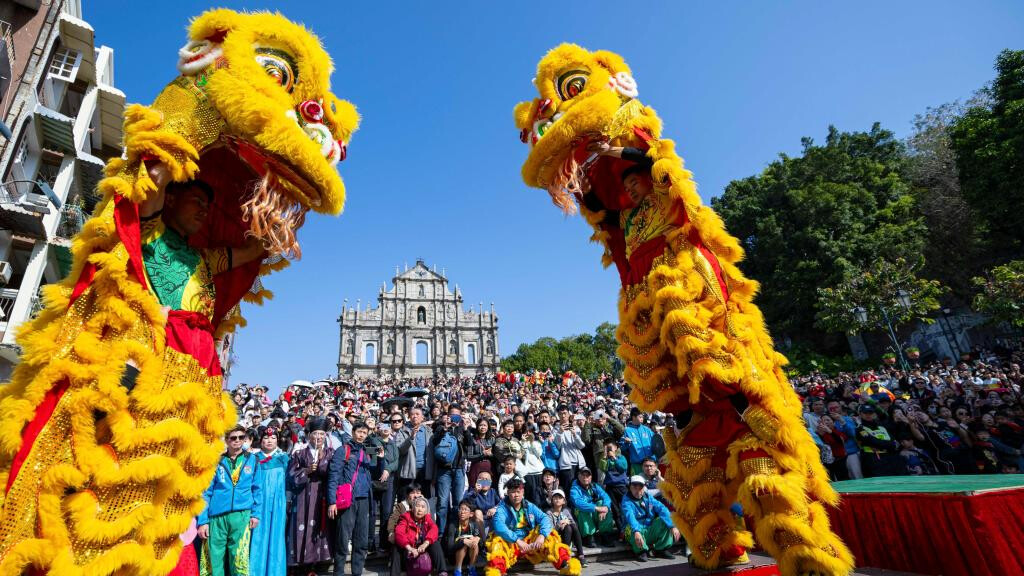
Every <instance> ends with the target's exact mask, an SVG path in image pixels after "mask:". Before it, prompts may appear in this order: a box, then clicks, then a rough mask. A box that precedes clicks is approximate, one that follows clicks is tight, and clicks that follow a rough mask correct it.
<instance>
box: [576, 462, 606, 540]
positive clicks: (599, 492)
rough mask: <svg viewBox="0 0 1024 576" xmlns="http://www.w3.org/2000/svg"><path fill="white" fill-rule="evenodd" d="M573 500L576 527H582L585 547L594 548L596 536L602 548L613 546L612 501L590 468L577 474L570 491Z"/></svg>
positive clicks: (581, 531)
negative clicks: (596, 481) (595, 480)
mask: <svg viewBox="0 0 1024 576" xmlns="http://www.w3.org/2000/svg"><path fill="white" fill-rule="evenodd" d="M569 497H570V498H572V506H573V513H574V514H576V525H577V526H579V527H580V534H581V535H582V536H583V545H584V546H585V547H587V548H593V547H594V536H595V535H597V538H598V542H599V543H600V544H601V545H602V546H612V545H613V542H614V536H615V519H614V515H613V514H612V499H611V496H609V495H608V493H607V492H605V491H604V488H601V487H600V486H598V485H597V484H595V483H594V474H593V473H592V472H591V471H590V468H587V467H585V466H584V467H583V468H580V471H579V472H578V473H577V474H576V481H575V482H573V483H572V490H570V491H569Z"/></svg>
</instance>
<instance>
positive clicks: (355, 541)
mask: <svg viewBox="0 0 1024 576" xmlns="http://www.w3.org/2000/svg"><path fill="white" fill-rule="evenodd" d="M369 432H370V429H369V428H368V427H367V426H366V423H365V422H363V421H361V420H360V421H357V422H356V423H355V424H353V425H352V439H351V440H349V441H348V442H347V443H346V444H344V445H342V446H340V447H339V448H338V449H337V450H335V451H334V456H333V457H331V467H330V472H329V475H328V481H327V501H328V502H330V503H331V505H330V506H328V507H327V515H328V516H329V517H331V518H335V517H339V520H338V528H339V529H338V545H337V547H335V549H334V576H344V574H345V558H346V556H348V551H349V543H350V542H351V543H352V575H353V576H360V575H361V574H362V573H363V564H364V563H365V561H366V550H367V546H368V545H369V541H370V493H371V490H372V489H373V484H372V480H373V478H376V477H377V476H379V475H380V467H381V463H382V462H383V459H384V448H383V447H381V446H378V447H377V452H376V453H373V454H371V453H370V452H369V449H368V448H367V447H366V445H365V444H364V442H366V435H367V434H369ZM348 483H351V484H352V504H351V506H349V507H348V508H346V509H344V510H339V509H338V506H337V504H336V501H335V498H336V494H337V493H338V486H341V485H342V484H348Z"/></svg>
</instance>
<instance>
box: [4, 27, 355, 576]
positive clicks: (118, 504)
mask: <svg viewBox="0 0 1024 576" xmlns="http://www.w3.org/2000/svg"><path fill="white" fill-rule="evenodd" d="M189 37H190V41H189V43H188V44H187V45H186V46H185V47H184V48H182V50H181V52H180V53H179V57H180V60H179V64H178V68H179V70H180V72H181V75H180V76H179V77H177V78H176V79H175V80H174V81H172V82H171V83H170V84H169V85H168V86H167V87H166V88H165V89H164V90H163V91H162V92H161V93H160V94H159V95H158V96H157V98H156V100H155V101H154V103H153V105H152V106H148V107H147V106H140V105H133V106H130V107H129V108H128V109H127V110H126V113H125V131H124V146H125V150H124V155H123V156H122V158H117V159H113V160H110V162H108V164H107V166H106V170H105V174H106V178H104V179H103V180H102V181H101V182H100V184H99V190H100V192H102V194H103V200H102V202H101V203H100V204H99V205H98V206H97V208H96V211H95V213H94V214H93V216H92V217H91V218H90V219H89V220H88V222H86V224H85V226H84V227H83V229H82V231H81V233H80V234H79V235H78V236H77V237H76V238H75V240H74V242H73V246H72V252H73V255H74V264H73V269H72V273H71V274H70V275H69V277H68V278H67V279H66V280H65V281H63V282H62V283H60V284H58V285H52V286H47V287H46V288H45V291H44V300H45V303H46V308H45V310H43V311H42V312H41V313H40V314H39V316H38V317H37V318H35V319H34V320H33V321H31V322H30V323H28V324H27V325H26V326H24V327H23V328H22V329H21V330H20V332H19V338H18V342H19V344H20V345H21V347H22V350H23V353H22V358H21V362H20V364H19V365H18V366H17V367H16V369H15V371H14V374H13V377H12V380H11V382H10V383H9V384H7V385H4V386H0V486H2V487H4V490H3V492H0V575H9V576H14V575H20V574H22V573H23V572H24V571H26V570H34V571H35V572H34V573H52V574H60V575H62V576H73V575H90V576H92V575H96V576H99V575H107V574H133V575H134V574H138V575H147V576H149V575H153V574H167V573H168V572H170V571H171V570H172V569H173V568H174V567H175V565H176V563H177V561H178V557H179V554H180V552H181V548H182V544H181V542H180V541H179V538H178V535H179V534H181V533H182V532H184V531H185V530H186V529H187V528H188V526H189V523H190V521H191V520H192V518H193V517H195V516H196V515H198V514H199V513H200V512H201V511H202V509H203V507H204V502H203V500H202V492H203V491H204V490H205V489H206V487H207V486H209V484H210V481H211V479H212V477H213V474H214V470H215V466H216V464H217V461H218V457H219V455H220V454H221V452H222V450H223V443H222V440H221V438H222V436H223V434H224V432H225V431H226V430H227V429H228V428H229V427H230V426H232V425H233V424H234V421H235V411H234V409H233V407H232V406H231V404H230V401H229V399H228V398H227V396H226V395H225V394H224V393H223V392H222V381H221V377H220V376H219V375H215V374H214V375H211V374H210V373H208V372H206V371H204V370H203V369H202V367H201V366H200V365H199V364H198V363H197V361H196V359H195V358H193V357H192V356H189V355H187V354H182V353H178V352H177V351H175V350H172V349H171V346H170V345H169V343H168V342H167V341H166V338H167V337H166V335H165V331H164V326H165V322H166V320H165V316H164V313H163V311H162V310H161V307H160V305H159V303H158V301H157V299H156V297H155V296H154V295H153V293H152V292H150V291H149V289H148V288H147V284H146V275H145V272H144V267H143V265H142V262H141V259H140V257H139V249H138V248H139V238H138V228H139V222H138V209H137V206H138V203H140V202H142V201H144V200H145V199H146V198H148V197H149V195H150V194H152V193H154V192H155V191H156V186H155V184H154V183H153V181H152V180H151V179H150V176H149V173H148V171H147V167H146V164H145V162H147V161H150V162H151V161H158V162H161V163H163V165H164V166H166V167H167V169H168V171H169V173H170V176H171V178H172V179H173V180H175V181H185V180H189V179H192V178H194V177H197V176H201V177H202V178H203V179H204V180H206V181H207V182H209V183H210V184H211V185H212V186H213V187H214V189H216V190H217V196H216V199H215V202H214V203H213V204H212V205H211V209H210V212H211V215H210V218H209V220H208V230H205V231H204V232H203V233H202V236H201V237H198V238H192V237H190V238H189V240H190V242H192V243H193V245H194V246H195V247H197V248H203V247H219V246H232V245H233V246H238V245H241V244H242V243H243V242H244V239H245V237H246V236H247V235H252V236H256V237H257V238H259V239H260V240H261V241H262V242H263V244H264V246H265V247H266V248H267V249H268V250H269V251H270V252H271V254H275V256H274V257H268V258H267V259H265V260H263V261H262V262H260V261H255V262H252V263H250V264H248V265H243V266H240V267H239V268H238V269H232V270H231V271H230V272H228V273H224V274H222V275H218V276H216V277H214V283H215V284H216V288H217V300H216V307H215V308H216V309H215V311H214V314H213V318H212V326H213V328H214V329H215V332H216V334H217V335H218V336H219V335H223V334H225V333H226V332H229V331H231V330H233V329H234V327H235V326H237V325H240V324H242V323H243V322H244V321H243V320H242V318H241V316H240V314H239V312H238V303H239V302H240V301H241V300H243V299H244V300H245V301H247V302H251V303H257V304H258V303H261V302H262V300H263V299H264V298H266V297H268V296H269V292H267V291H265V290H263V288H262V284H261V283H260V281H259V278H260V277H261V276H263V275H266V274H269V273H270V272H272V271H275V270H279V269H281V268H283V267H284V266H286V265H287V264H288V260H287V259H285V258H284V257H287V256H297V253H298V250H297V244H296V243H295V241H294V231H295V229H296V228H298V226H301V224H302V221H303V219H304V215H305V213H306V211H307V210H310V209H311V210H315V211H318V212H323V213H328V214H337V213H338V212H340V211H341V208H342V204H343V203H344V196H345V194H344V186H343V184H342V182H341V178H340V177H339V176H338V173H337V170H336V169H335V167H334V165H335V164H336V163H337V162H338V160H340V159H343V157H344V154H345V149H346V143H347V141H348V140H349V138H350V137H351V134H352V132H354V131H355V129H356V128H357V126H358V115H357V114H356V111H355V108H354V107H353V106H352V105H351V104H349V103H348V102H345V101H343V100H340V99H338V98H337V97H335V96H334V95H333V94H332V93H331V92H330V86H329V83H330V80H329V79H330V73H331V70H332V65H331V61H330V58H329V57H328V55H327V54H326V52H324V50H323V48H322V47H321V45H320V43H319V41H318V40H317V39H316V37H314V36H313V35H312V33H310V32H309V31H308V30H306V29H305V28H303V27H301V26H299V25H296V24H293V23H292V22H289V21H288V20H286V19H285V18H284V17H282V16H280V15H278V14H271V13H237V12H233V11H230V10H212V11H209V12H206V13H204V14H202V15H201V16H199V17H198V18H196V19H195V20H194V21H193V22H192V24H191V27H190V30H189ZM129 360H131V361H132V362H133V363H134V364H135V365H136V366H137V367H138V370H139V374H138V377H137V379H136V381H135V385H134V388H132V389H131V390H129V389H128V388H127V387H126V386H122V385H121V379H122V374H123V372H124V371H125V366H126V363H128V362H129ZM214 361H215V360H214ZM217 368H218V369H219V364H218V365H217ZM12 471H13V472H12Z"/></svg>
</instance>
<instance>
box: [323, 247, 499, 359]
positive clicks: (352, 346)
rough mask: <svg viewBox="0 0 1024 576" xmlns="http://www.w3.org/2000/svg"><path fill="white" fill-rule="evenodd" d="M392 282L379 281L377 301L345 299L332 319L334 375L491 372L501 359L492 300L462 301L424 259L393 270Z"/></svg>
mask: <svg viewBox="0 0 1024 576" xmlns="http://www.w3.org/2000/svg"><path fill="white" fill-rule="evenodd" d="M391 281H392V284H393V286H392V288H391V289H390V290H387V291H385V290H386V286H385V285H383V284H382V285H381V288H380V293H379V295H378V296H377V306H376V307H375V308H370V307H369V305H367V307H366V308H365V309H364V308H363V307H362V302H361V301H359V300H357V301H356V305H355V307H354V308H353V307H351V306H349V305H348V300H347V299H346V300H345V304H344V306H343V307H342V310H341V316H340V317H339V318H338V323H339V324H340V325H341V338H340V345H339V351H338V376H339V377H340V378H353V377H363V378H394V379H399V378H418V377H432V378H437V377H460V376H461V377H465V376H472V375H474V374H479V373H495V372H497V370H498V364H499V362H500V360H501V356H500V355H499V349H498V316H497V315H496V314H495V313H494V304H493V303H492V304H491V307H490V310H489V311H484V309H483V303H480V304H479V306H478V307H477V308H476V309H473V308H472V307H470V308H469V309H468V310H467V309H465V308H463V301H462V293H461V292H460V291H459V286H458V284H456V285H455V289H454V291H452V290H449V288H448V279H447V278H446V277H445V276H444V274H443V273H442V274H438V273H437V269H436V267H435V268H434V269H433V270H431V269H430V268H427V266H426V264H424V263H423V261H422V260H417V261H416V265H415V266H413V267H412V268H408V267H407V269H406V270H405V271H404V272H399V270H398V268H397V267H396V269H395V277H394V278H392V280H391Z"/></svg>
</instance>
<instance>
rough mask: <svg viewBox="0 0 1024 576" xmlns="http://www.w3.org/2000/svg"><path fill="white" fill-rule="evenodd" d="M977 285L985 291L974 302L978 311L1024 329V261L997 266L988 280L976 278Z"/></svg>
mask: <svg viewBox="0 0 1024 576" xmlns="http://www.w3.org/2000/svg"><path fill="white" fill-rule="evenodd" d="M974 284H975V286H977V287H978V288H980V289H981V292H979V293H978V295H977V296H976V297H975V298H974V308H975V310H977V311H979V312H981V313H983V314H988V315H989V316H991V317H992V319H993V320H995V321H996V322H1006V323H1008V324H1010V325H1011V326H1015V327H1017V328H1024V260H1014V261H1012V262H1010V263H1008V264H1004V265H1002V266H996V267H995V268H993V269H992V271H991V272H989V274H988V277H986V278H981V277H977V278H974Z"/></svg>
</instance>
